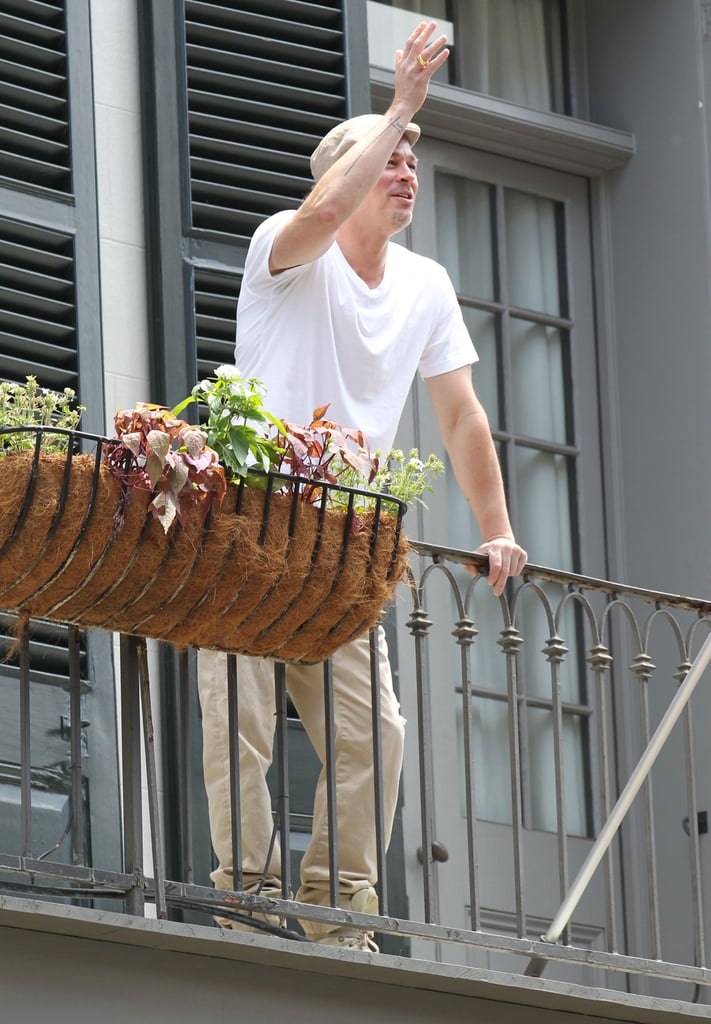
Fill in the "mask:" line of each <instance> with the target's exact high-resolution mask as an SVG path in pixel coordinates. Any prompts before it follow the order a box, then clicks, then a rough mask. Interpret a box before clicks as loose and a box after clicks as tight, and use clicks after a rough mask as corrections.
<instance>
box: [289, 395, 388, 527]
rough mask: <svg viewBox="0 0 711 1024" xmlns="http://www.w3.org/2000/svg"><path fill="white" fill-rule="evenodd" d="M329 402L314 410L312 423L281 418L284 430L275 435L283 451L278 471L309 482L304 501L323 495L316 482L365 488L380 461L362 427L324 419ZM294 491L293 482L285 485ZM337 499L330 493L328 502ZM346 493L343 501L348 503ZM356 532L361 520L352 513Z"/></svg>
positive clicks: (313, 500) (316, 498)
mask: <svg viewBox="0 0 711 1024" xmlns="http://www.w3.org/2000/svg"><path fill="white" fill-rule="evenodd" d="M327 411H328V405H322V406H319V408H318V409H314V411H313V416H312V420H311V423H309V424H308V426H302V425H301V424H297V423H289V422H287V421H285V420H282V425H283V428H284V429H283V432H280V433H279V434H278V436H277V437H276V438H275V444H276V446H277V448H279V449H280V450H281V452H282V458H281V466H280V468H281V471H282V472H284V473H290V474H292V475H293V476H297V477H302V478H306V479H307V480H309V481H310V482H309V483H308V484H307V485H306V487H305V488H304V490H303V491H302V492H301V494H300V497H301V499H302V500H303V501H306V502H311V503H313V502H316V501H319V500H320V499H321V498H322V497H323V488H321V487H319V486H318V482H319V481H323V482H325V483H329V484H341V485H344V486H347V487H353V486H355V487H361V488H362V487H367V486H368V485H369V484H370V483H372V481H373V479H374V477H375V475H376V473H377V472H378V467H379V465H380V461H379V459H378V457H377V455H373V454H372V453H371V451H370V445H369V443H368V439H367V437H366V436H365V434H364V433H363V431H362V430H357V429H354V428H351V427H342V426H339V424H337V423H333V422H332V421H331V420H327V419H325V414H326V412H327ZM290 489H291V490H293V485H291V486H289V485H287V487H286V488H285V490H286V491H289V490H290ZM334 499H335V501H336V502H337V500H338V499H337V498H336V495H335V494H334V493H333V492H331V494H330V495H329V503H330V504H333V503H334ZM347 501H348V497H347V494H346V495H345V498H344V504H345V503H347ZM352 526H353V529H354V531H355V532H357V531H358V530H359V529H360V523H359V520H358V517H357V515H355V513H354V514H353V517H352Z"/></svg>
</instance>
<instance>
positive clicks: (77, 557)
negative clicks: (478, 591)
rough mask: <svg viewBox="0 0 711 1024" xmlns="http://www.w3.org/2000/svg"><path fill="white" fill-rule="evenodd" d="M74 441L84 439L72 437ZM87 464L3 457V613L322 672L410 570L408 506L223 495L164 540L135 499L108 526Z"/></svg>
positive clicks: (104, 492) (145, 499) (92, 466)
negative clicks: (355, 511) (359, 508)
mask: <svg viewBox="0 0 711 1024" xmlns="http://www.w3.org/2000/svg"><path fill="white" fill-rule="evenodd" d="M71 433H72V435H73V436H72V439H71V440H74V438H76V437H80V436H82V437H91V435H84V434H79V433H78V432H71ZM94 441H95V442H96V444H97V447H96V451H95V453H94V454H90V455H89V454H81V455H78V454H72V453H71V451H70V452H67V453H66V454H46V453H43V452H42V451H41V450H40V441H39V435H38V441H37V445H36V447H35V449H34V451H32V452H21V453H16V454H7V455H5V456H4V457H3V458H0V608H2V609H3V610H4V611H8V612H17V613H19V614H21V615H27V616H30V617H33V618H42V619H50V620H52V621H55V622H66V623H71V624H74V625H77V626H80V627H82V628H102V629H108V630H113V631H116V632H121V633H128V634H134V635H138V636H146V637H152V638H155V639H161V640H166V641H169V642H170V643H173V644H175V645H176V646H178V647H181V648H184V647H187V646H196V647H212V648H216V649H219V650H223V651H234V652H238V653H244V654H252V655H262V656H264V657H274V658H280V659H283V660H285V661H302V662H316V661H321V660H323V659H324V658H326V657H328V656H329V655H330V654H332V653H333V652H334V651H335V650H336V648H338V647H339V646H341V644H343V643H345V642H347V641H348V640H350V639H352V638H353V637H355V636H358V635H360V634H361V633H363V632H365V631H366V630H367V629H368V628H369V627H370V626H372V625H374V624H375V622H376V621H377V620H378V618H379V616H380V614H381V611H382V609H383V606H384V605H385V604H386V603H387V602H388V600H389V599H390V598H391V597H392V593H393V590H394V588H395V586H396V584H397V583H398V582H399V580H400V579H402V577H403V575H404V572H405V569H406V549H407V542H406V539H405V537H404V534H403V533H402V528H401V525H402V515H403V512H404V505H403V503H402V502H400V501H398V500H397V499H394V498H391V497H389V496H387V495H376V496H373V495H372V494H371V495H369V497H371V498H374V501H373V508H372V511H369V512H367V513H360V514H359V515H358V517H357V519H358V524H359V526H360V528H359V529H358V530H357V531H355V530H354V529H353V515H352V506H353V502H354V500H355V497H356V495H358V494H361V495H362V494H363V493H366V492H358V491H355V490H351V489H348V488H336V489H338V490H342V491H345V492H346V494H347V495H348V498H349V501H350V505H349V508H348V510H346V511H341V510H335V509H330V508H328V507H327V503H326V500H325V498H326V494H327V492H328V491H329V490H332V489H334V488H333V486H332V485H327V484H323V485H322V484H319V485H318V491H319V492H320V497H321V500H320V501H319V502H318V504H317V505H314V504H309V503H307V502H304V501H302V500H300V499H299V498H298V497H295V496H294V495H283V494H280V493H278V491H279V490H280V489H281V488H282V486H283V485H284V483H285V482H286V481H288V482H289V483H290V485H291V486H292V487H294V488H295V489H296V491H297V493H298V492H299V491H300V490H302V489H303V487H304V486H305V484H306V481H303V480H299V479H297V478H293V477H288V476H286V475H284V474H270V475H269V477H268V478H267V480H266V488H267V489H266V491H261V490H255V489H253V488H249V487H245V486H244V485H243V484H239V485H230V486H229V487H228V491H227V495H226V497H225V499H224V501H223V503H222V505H221V506H217V504H216V503H215V504H214V505H213V507H212V509H211V511H210V513H209V514H208V516H207V517H206V519H205V521H204V522H201V517H200V514H199V513H198V512H197V511H196V512H195V514H194V515H193V516H191V517H189V518H188V519H187V521H186V522H185V523H184V524H179V523H175V524H174V525H173V526H171V528H170V530H169V531H168V534H167V535H166V534H165V533H164V531H163V527H162V526H161V524H160V523H159V522H158V520H156V519H155V518H154V516H153V515H152V514H151V512H150V511H149V510H148V504H149V502H150V500H151V496H150V495H149V494H148V493H147V492H145V491H141V490H135V489H130V490H129V492H128V495H129V496H128V501H127V502H126V505H125V515H124V522H123V525H122V527H121V528H120V529H119V530H118V531H117V530H116V529H115V527H114V516H115V512H116V510H117V507H118V505H119V502H120V501H121V488H120V485H119V483H118V482H117V481H116V480H115V479H114V477H113V476H112V475H111V473H110V472H109V470H108V468H107V466H106V465H105V464H104V463H103V462H102V459H101V443H110V442H106V440H105V439H101V438H94Z"/></svg>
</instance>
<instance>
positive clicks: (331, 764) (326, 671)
mask: <svg viewBox="0 0 711 1024" xmlns="http://www.w3.org/2000/svg"><path fill="white" fill-rule="evenodd" d="M323 704H324V716H325V722H324V728H325V733H326V806H327V808H328V810H327V814H328V885H329V898H330V900H331V906H332V907H340V905H341V903H340V881H339V869H338V804H337V791H336V723H335V707H334V700H333V662H332V661H331V659H330V658H327V659H326V661H324V663H323Z"/></svg>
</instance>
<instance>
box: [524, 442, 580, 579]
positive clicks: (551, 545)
mask: <svg viewBox="0 0 711 1024" xmlns="http://www.w3.org/2000/svg"><path fill="white" fill-rule="evenodd" d="M515 460H516V484H517V488H518V515H519V523H518V532H519V535H520V536H522V537H526V538H527V541H528V550H529V555H530V559H531V561H532V562H536V563H538V564H539V565H552V566H555V567H556V568H558V569H564V570H568V571H569V572H574V571H575V566H574V558H573V537H572V529H571V522H572V516H571V511H572V509H571V505H572V501H571V494H570V472H569V470H570V466H569V461H570V460H569V459H568V457H567V456H564V455H555V454H551V453H550V452H541V451H536V450H535V449H532V448H523V447H520V446H519V447H517V448H516V455H515Z"/></svg>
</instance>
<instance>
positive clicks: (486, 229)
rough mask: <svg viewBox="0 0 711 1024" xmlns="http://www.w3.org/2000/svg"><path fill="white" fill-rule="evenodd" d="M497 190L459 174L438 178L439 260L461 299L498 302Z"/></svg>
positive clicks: (436, 192) (436, 199) (436, 189)
mask: <svg viewBox="0 0 711 1024" xmlns="http://www.w3.org/2000/svg"><path fill="white" fill-rule="evenodd" d="M492 204H493V188H492V186H491V185H486V184H484V183H483V182H481V181H471V180H470V179H469V178H462V177H459V176H458V175H455V174H437V175H436V177H435V213H436V218H437V256H438V258H439V261H440V263H442V264H444V266H445V267H446V268H447V270H448V272H449V276H450V277H451V278H452V282H453V283H454V287H455V290H456V291H457V292H458V293H459V294H460V295H465V296H468V297H470V298H477V299H495V298H496V294H495V290H496V289H495V277H494V259H493V255H492V252H493V218H492Z"/></svg>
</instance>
